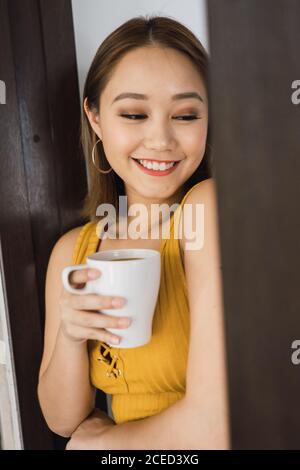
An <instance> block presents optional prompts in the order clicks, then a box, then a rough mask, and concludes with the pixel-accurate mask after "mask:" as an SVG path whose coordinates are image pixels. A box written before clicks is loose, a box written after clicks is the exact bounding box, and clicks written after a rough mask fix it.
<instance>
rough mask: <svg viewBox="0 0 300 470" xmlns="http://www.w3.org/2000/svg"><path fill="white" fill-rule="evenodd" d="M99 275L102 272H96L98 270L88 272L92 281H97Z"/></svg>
mask: <svg viewBox="0 0 300 470" xmlns="http://www.w3.org/2000/svg"><path fill="white" fill-rule="evenodd" d="M99 274H100V272H99V271H98V270H96V269H90V270H89V271H88V277H89V278H90V279H95V278H96V277H97V276H98V275H99Z"/></svg>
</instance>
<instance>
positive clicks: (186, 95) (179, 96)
mask: <svg viewBox="0 0 300 470" xmlns="http://www.w3.org/2000/svg"><path fill="white" fill-rule="evenodd" d="M125 98H133V99H134V100H148V99H149V96H148V95H144V94H142V93H131V92H125V93H121V94H120V95H118V96H116V97H115V99H114V100H113V101H112V103H111V104H113V103H115V102H116V101H119V100H123V99H125ZM188 98H196V99H197V100H200V101H202V103H203V102H204V101H203V98H202V97H201V96H200V94H199V93H197V92H196V91H186V92H184V93H176V94H175V95H173V96H172V100H185V99H188Z"/></svg>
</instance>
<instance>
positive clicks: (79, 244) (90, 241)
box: [72, 221, 99, 264]
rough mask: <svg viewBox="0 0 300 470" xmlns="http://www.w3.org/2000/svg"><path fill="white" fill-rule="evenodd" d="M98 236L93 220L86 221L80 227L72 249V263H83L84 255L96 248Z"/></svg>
mask: <svg viewBox="0 0 300 470" xmlns="http://www.w3.org/2000/svg"><path fill="white" fill-rule="evenodd" d="M98 243H99V237H98V234H97V230H96V225H95V222H94V221H90V222H87V223H86V224H85V225H83V227H82V228H81V230H80V232H79V235H78V237H77V240H76V243H75V247H74V250H73V256H72V262H73V264H83V263H84V262H85V258H86V256H88V255H89V254H91V253H94V252H95V251H96V250H97V246H98Z"/></svg>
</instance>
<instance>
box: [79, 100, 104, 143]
mask: <svg viewBox="0 0 300 470" xmlns="http://www.w3.org/2000/svg"><path fill="white" fill-rule="evenodd" d="M83 108H84V112H85V114H86V116H87V118H88V120H89V123H90V125H91V126H92V129H93V131H94V132H95V134H97V136H98V137H99V139H101V140H102V132H101V128H100V123H99V114H98V113H96V112H95V111H91V110H90V109H89V107H88V103H87V97H85V98H84V101H83Z"/></svg>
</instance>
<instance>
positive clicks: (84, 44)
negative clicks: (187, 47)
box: [72, 0, 209, 98]
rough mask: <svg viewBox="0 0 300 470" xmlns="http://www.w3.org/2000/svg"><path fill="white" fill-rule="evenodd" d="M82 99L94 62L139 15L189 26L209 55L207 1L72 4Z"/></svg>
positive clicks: (84, 0)
mask: <svg viewBox="0 0 300 470" xmlns="http://www.w3.org/2000/svg"><path fill="white" fill-rule="evenodd" d="M72 9H73V22H74V33H75V43H76V56H77V67H78V77H79V87H80V97H81V98H82V91H83V85H84V80H85V77H86V74H87V71H88V69H89V66H90V64H91V61H92V59H93V57H94V55H95V53H96V51H97V49H98V47H99V45H100V44H101V43H102V41H103V40H104V39H105V37H106V36H108V34H110V33H111V32H112V31H113V30H114V29H116V28H117V27H118V26H120V25H121V24H122V23H124V22H125V21H127V20H129V19H130V18H132V17H134V16H137V15H145V14H157V15H165V16H170V17H172V18H173V19H176V20H178V21H180V22H181V23H183V24H184V25H185V26H187V27H188V28H189V29H190V30H191V31H192V32H193V33H194V34H195V35H196V36H197V37H198V39H199V40H200V41H201V42H202V44H203V46H204V47H205V49H206V50H207V51H209V44H208V31H207V20H206V2H205V0H185V1H182V0H168V1H162V0H72Z"/></svg>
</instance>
